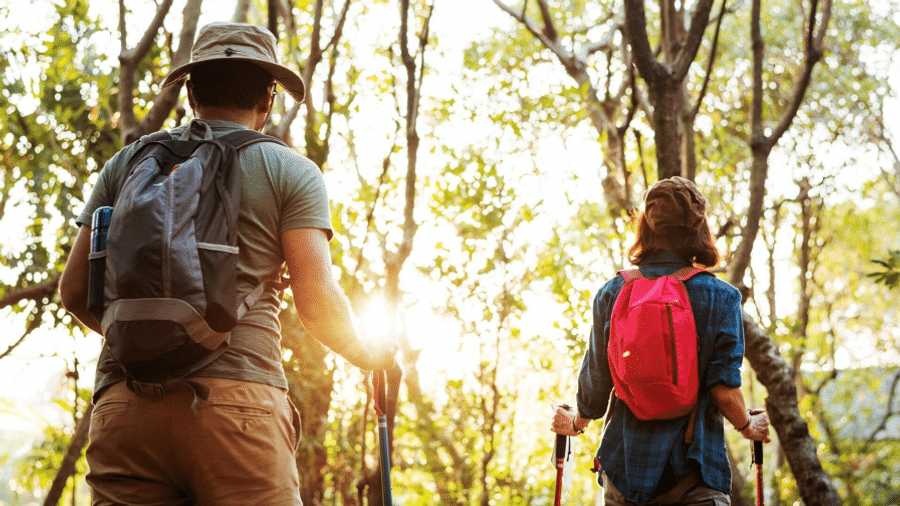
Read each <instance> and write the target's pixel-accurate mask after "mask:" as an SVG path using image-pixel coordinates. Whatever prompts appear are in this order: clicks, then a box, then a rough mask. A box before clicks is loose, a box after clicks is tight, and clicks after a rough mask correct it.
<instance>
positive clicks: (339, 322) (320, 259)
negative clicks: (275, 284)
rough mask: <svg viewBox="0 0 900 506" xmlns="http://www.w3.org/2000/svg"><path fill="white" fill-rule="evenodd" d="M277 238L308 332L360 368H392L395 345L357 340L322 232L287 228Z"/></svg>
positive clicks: (346, 303) (348, 305) (348, 309)
mask: <svg viewBox="0 0 900 506" xmlns="http://www.w3.org/2000/svg"><path fill="white" fill-rule="evenodd" d="M281 241H282V245H283V248H284V258H285V260H286V261H287V265H288V270H289V271H290V276H291V290H292V291H293V292H294V304H295V306H296V307H297V312H298V313H299V315H300V319H301V320H302V321H303V324H304V325H305V326H306V329H307V330H308V331H309V332H310V334H312V335H313V337H315V338H316V339H318V340H319V341H320V342H321V343H322V344H324V345H326V346H328V347H329V348H331V349H332V350H334V352H335V353H337V354H339V355H341V356H343V357H344V358H346V359H347V360H348V361H349V362H350V363H351V364H353V365H355V366H357V367H359V368H361V369H367V370H373V369H377V370H381V369H390V368H391V367H393V365H394V356H395V355H396V353H397V345H396V344H394V343H392V342H379V343H371V344H366V343H363V342H362V341H361V340H360V338H359V335H358V334H357V332H356V328H355V327H354V324H353V318H352V313H351V310H350V303H349V302H348V301H347V298H346V297H345V296H344V293H343V292H342V291H341V288H340V287H339V286H338V284H337V282H336V281H335V280H334V277H333V276H332V273H331V250H330V249H329V247H328V238H327V236H326V235H325V232H324V231H322V230H319V229H314V228H299V229H293V230H288V231H286V232H284V233H283V234H281Z"/></svg>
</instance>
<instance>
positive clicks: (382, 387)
mask: <svg viewBox="0 0 900 506" xmlns="http://www.w3.org/2000/svg"><path fill="white" fill-rule="evenodd" d="M372 387H373V388H374V390H375V411H376V413H378V443H379V447H380V453H381V497H382V504H383V505H384V506H391V505H392V504H394V499H393V497H392V494H391V447H390V444H389V441H388V426H387V414H386V413H384V409H385V407H386V405H387V403H386V398H387V381H386V378H385V372H384V371H373V372H372Z"/></svg>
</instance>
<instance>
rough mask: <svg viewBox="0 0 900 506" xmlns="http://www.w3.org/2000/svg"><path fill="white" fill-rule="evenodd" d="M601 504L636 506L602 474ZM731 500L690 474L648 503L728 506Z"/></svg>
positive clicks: (683, 505)
mask: <svg viewBox="0 0 900 506" xmlns="http://www.w3.org/2000/svg"><path fill="white" fill-rule="evenodd" d="M603 504H605V505H606V506H637V505H636V503H633V502H631V501H628V500H626V499H625V497H624V496H622V494H621V493H619V491H618V490H617V489H616V487H615V486H613V484H612V482H611V481H609V478H607V477H606V474H605V473H604V474H603ZM730 504H731V498H730V497H729V496H728V495H727V494H723V493H722V492H719V491H718V490H715V489H713V488H710V487H708V486H707V485H706V484H705V483H703V481H702V480H700V478H699V477H698V476H697V475H696V474H690V475H688V476H687V477H686V478H684V479H683V480H681V481H679V482H678V483H677V484H676V485H675V487H674V488H673V489H672V490H670V491H669V492H666V493H665V494H663V495H661V496H657V497H656V498H654V499H653V501H652V502H650V505H651V506H656V505H659V506H665V505H672V506H674V505H679V506H729V505H730Z"/></svg>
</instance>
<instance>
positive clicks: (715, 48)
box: [689, 0, 728, 118]
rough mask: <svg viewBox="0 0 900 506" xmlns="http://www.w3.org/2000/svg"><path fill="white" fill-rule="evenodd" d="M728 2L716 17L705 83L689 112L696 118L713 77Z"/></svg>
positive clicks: (726, 0)
mask: <svg viewBox="0 0 900 506" xmlns="http://www.w3.org/2000/svg"><path fill="white" fill-rule="evenodd" d="M727 3H728V0H722V10H721V11H720V12H719V16H718V18H717V19H716V32H715V34H714V35H713V40H712V47H711V48H710V50H709V60H707V62H706V75H705V76H703V85H702V86H700V93H699V94H698V95H697V102H696V103H695V104H694V107H692V108H691V110H690V112H689V114H690V117H691V118H696V117H697V114H698V113H699V112H700V106H701V105H702V104H703V98H704V97H705V96H706V90H707V88H708V86H709V81H710V78H711V77H712V69H713V64H714V63H715V62H716V55H717V54H718V48H719V32H720V30H721V29H722V19H723V18H724V17H725V12H726V5H725V4H727Z"/></svg>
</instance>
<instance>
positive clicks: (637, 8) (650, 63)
mask: <svg viewBox="0 0 900 506" xmlns="http://www.w3.org/2000/svg"><path fill="white" fill-rule="evenodd" d="M625 28H626V29H625V31H626V34H627V39H628V43H629V44H630V45H631V54H632V55H633V56H634V63H635V65H636V66H637V69H638V72H639V73H640V74H641V77H643V78H644V81H646V82H647V84H649V85H651V86H655V85H656V83H657V82H658V80H659V78H660V76H661V75H666V74H667V72H666V70H665V68H664V67H663V66H662V64H660V63H659V62H658V61H656V55H655V54H654V52H653V49H652V48H651V47H650V40H649V39H648V38H647V17H646V15H645V14H644V2H643V0H625Z"/></svg>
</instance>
